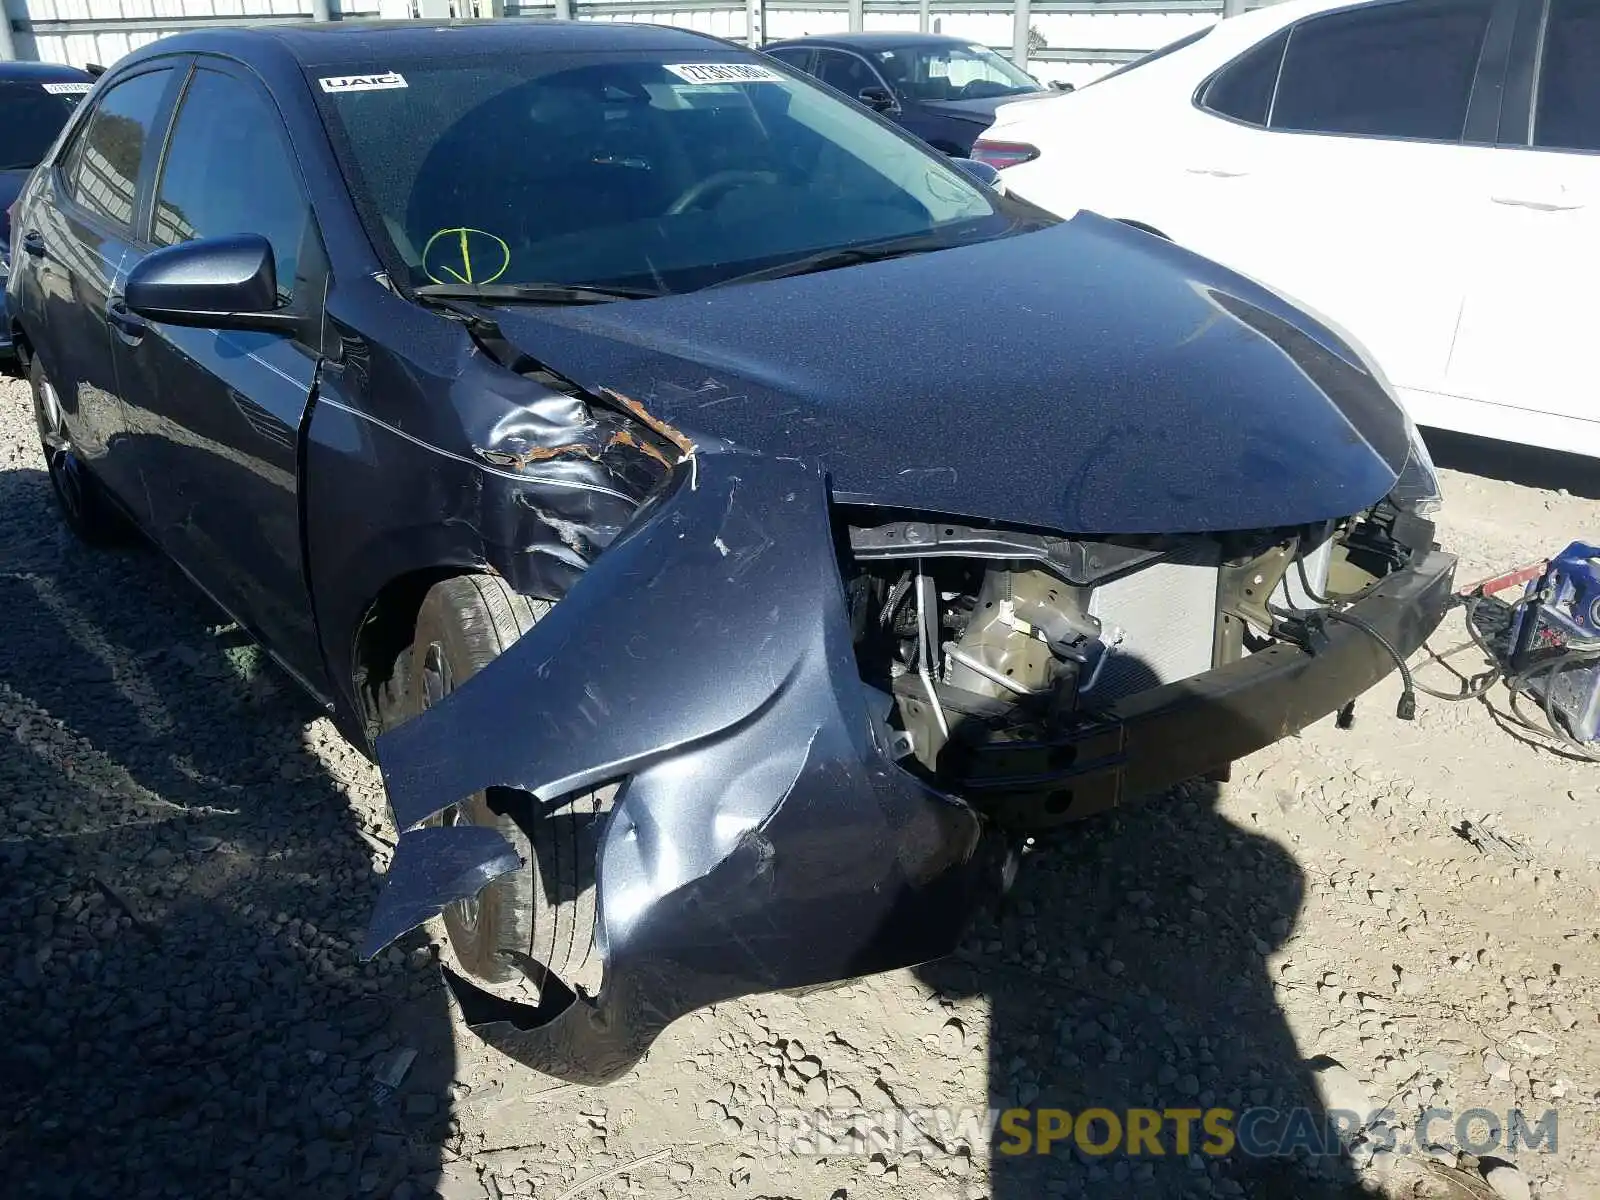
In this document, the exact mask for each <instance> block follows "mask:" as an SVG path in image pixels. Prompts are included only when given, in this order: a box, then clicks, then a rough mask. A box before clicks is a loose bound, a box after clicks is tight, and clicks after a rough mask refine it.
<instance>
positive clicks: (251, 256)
mask: <svg viewBox="0 0 1600 1200" xmlns="http://www.w3.org/2000/svg"><path fill="white" fill-rule="evenodd" d="M124 301H125V303H126V304H127V306H128V308H129V309H130V310H131V311H133V312H135V313H138V314H139V315H140V316H141V317H146V318H148V319H149V320H152V321H159V322H161V323H163V324H166V325H188V326H192V327H195V328H201V329H264V330H272V331H274V332H280V333H289V332H293V331H294V330H296V329H298V328H299V325H300V318H299V317H296V316H294V315H292V314H290V313H288V312H285V311H283V310H282V309H280V308H279V307H278V273H277V267H276V265H275V264H274V262H273V259H272V244H271V243H270V242H268V241H267V239H266V238H264V237H262V236H261V235H260V234H257V233H238V234H230V235H229V236H227V237H214V238H198V239H196V240H195V241H192V242H180V243H178V244H177V245H176V246H167V247H165V248H164V249H161V250H156V251H154V252H153V253H151V254H149V255H148V256H146V257H145V259H144V260H143V261H142V262H140V263H139V265H138V266H136V267H134V268H133V270H132V271H130V272H128V283H127V287H126V288H125V289H124Z"/></svg>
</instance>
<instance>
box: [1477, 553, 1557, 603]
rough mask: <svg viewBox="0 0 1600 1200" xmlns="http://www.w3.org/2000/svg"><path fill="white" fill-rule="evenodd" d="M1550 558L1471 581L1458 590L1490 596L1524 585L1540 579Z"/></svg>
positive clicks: (1548, 564)
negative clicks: (1477, 580)
mask: <svg viewBox="0 0 1600 1200" xmlns="http://www.w3.org/2000/svg"><path fill="white" fill-rule="evenodd" d="M1549 566H1550V560H1549V559H1547V558H1541V559H1540V560H1539V561H1538V562H1535V563H1529V564H1528V565H1527V566H1525V567H1518V568H1516V569H1515V570H1513V571H1507V572H1505V573H1504V574H1501V575H1494V576H1491V577H1490V578H1488V579H1483V580H1480V581H1479V582H1477V583H1470V584H1468V585H1467V586H1465V587H1463V588H1460V589H1458V590H1457V592H1456V595H1458V596H1490V595H1493V594H1494V593H1495V592H1503V591H1505V590H1506V589H1507V588H1512V587H1522V586H1525V585H1526V584H1527V583H1528V582H1529V581H1531V580H1534V579H1538V578H1539V577H1540V576H1541V575H1543V574H1544V573H1545V571H1546V570H1547V569H1549Z"/></svg>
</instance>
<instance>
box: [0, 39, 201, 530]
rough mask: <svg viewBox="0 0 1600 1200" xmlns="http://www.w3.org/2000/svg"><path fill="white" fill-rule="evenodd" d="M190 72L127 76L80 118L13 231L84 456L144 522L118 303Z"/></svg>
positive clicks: (44, 344)
mask: <svg viewBox="0 0 1600 1200" xmlns="http://www.w3.org/2000/svg"><path fill="white" fill-rule="evenodd" d="M178 76H179V72H178V71H177V70H176V69H175V63H174V62H173V61H165V62H163V61H161V60H157V62H156V64H155V65H153V66H151V67H150V69H148V70H145V69H141V70H139V71H138V72H136V73H134V74H130V75H126V76H123V77H121V78H118V79H115V80H113V81H111V82H110V83H109V86H107V88H106V89H105V90H104V91H103V92H101V93H100V94H99V95H98V97H97V98H96V99H95V100H94V101H93V108H92V109H91V110H90V111H88V112H86V113H85V114H83V116H82V117H81V118H80V119H79V121H78V123H77V125H76V127H75V130H74V133H73V136H72V137H71V139H70V140H69V141H68V142H67V143H66V145H65V147H64V148H63V150H62V151H61V154H60V156H59V157H58V159H57V162H56V164H55V166H54V167H53V168H52V169H51V170H50V172H49V178H48V181H47V183H46V186H45V191H44V193H43V194H42V195H41V196H40V197H39V198H38V200H36V201H35V202H34V203H32V204H30V205H29V207H28V210H27V213H26V216H25V221H24V227H23V228H21V229H18V230H14V231H13V236H14V237H15V239H16V241H17V246H18V250H19V252H20V253H23V254H26V255H27V256H28V257H29V258H30V260H31V269H32V276H31V278H30V285H32V286H31V287H30V290H31V291H33V292H35V293H36V294H34V295H31V296H30V298H29V308H30V310H31V311H32V312H33V313H35V314H37V317H38V318H39V319H37V320H34V321H31V322H30V323H29V335H30V337H32V338H33V339H34V348H35V350H36V352H37V353H38V354H39V356H40V360H41V362H42V363H43V365H44V369H45V373H46V376H47V377H48V379H49V381H50V383H51V385H52V388H53V390H54V392H55V394H56V397H57V399H58V401H59V403H60V404H61V406H62V410H63V415H64V416H65V419H66V422H67V428H68V431H69V433H70V434H71V437H72V441H73V445H74V448H75V450H76V451H77V453H78V455H79V456H80V457H81V458H82V459H83V460H84V461H85V462H86V463H88V464H89V465H90V467H91V469H92V470H93V471H94V472H95V475H96V476H97V477H98V478H99V479H100V480H101V482H102V483H104V484H105V485H106V486H107V487H108V488H110V489H111V491H112V492H114V493H115V494H116V496H117V497H118V499H119V500H121V501H122V502H123V504H124V505H126V506H127V508H128V509H129V510H130V511H131V512H132V513H133V515H134V516H135V517H136V518H138V519H139V520H141V521H143V520H144V517H145V515H146V514H145V509H146V504H145V501H144V496H143V491H142V488H141V487H140V486H139V482H138V476H137V473H136V470H135V468H134V464H133V449H134V448H133V446H132V445H131V444H130V443H129V442H128V441H127V440H126V438H125V427H124V413H123V408H122V405H121V402H120V399H119V397H118V394H117V392H118V385H117V381H116V366H115V362H114V359H113V353H112V339H111V334H110V330H109V329H108V328H107V324H106V313H107V304H108V301H109V298H110V296H111V292H112V288H113V286H114V284H115V281H116V278H117V273H118V271H119V270H120V269H121V267H122V265H123V260H124V259H125V258H126V257H127V255H128V252H129V248H130V246H131V245H132V240H133V228H134V223H135V220H136V217H137V214H138V212H139V210H140V206H141V204H142V201H143V196H144V193H145V191H146V190H147V189H148V183H149V177H150V174H151V171H152V167H153V162H154V158H155V154H156V151H157V150H158V148H159V145H160V140H161V134H160V131H161V130H162V129H163V128H164V127H165V120H166V114H167V112H168V111H170V103H171V96H172V92H173V91H174V89H175V86H176V81H177V79H178Z"/></svg>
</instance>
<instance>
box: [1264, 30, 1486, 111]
mask: <svg viewBox="0 0 1600 1200" xmlns="http://www.w3.org/2000/svg"><path fill="white" fill-rule="evenodd" d="M1490 11H1491V4H1490V0H1442V2H1437V0H1426V2H1421V3H1402V4H1385V5H1380V6H1377V7H1365V8H1358V9H1352V10H1349V11H1346V12H1339V13H1333V14H1330V15H1329V16H1325V17H1314V18H1311V19H1310V20H1307V21H1304V22H1302V23H1301V24H1299V25H1296V26H1295V27H1294V29H1293V31H1292V32H1291V33H1290V35H1289V45H1288V48H1287V50H1286V51H1285V52H1284V57H1283V68H1282V71H1281V73H1280V75H1279V78H1278V89H1277V95H1276V97H1275V99H1274V101H1273V105H1272V120H1271V127H1272V128H1273V129H1287V130H1296V131H1301V132H1308V133H1348V134H1364V135H1366V136H1368V137H1386V138H1422V139H1427V140H1431V141H1450V142H1453V141H1459V140H1460V139H1461V136H1462V133H1463V132H1464V130H1465V128H1466V123H1467V106H1468V103H1469V101H1470V100H1471V98H1472V84H1473V80H1474V79H1475V78H1476V76H1477V71H1478V58H1479V54H1480V53H1481V51H1482V48H1483V39H1484V35H1485V33H1486V32H1487V31H1488V28H1489V16H1490Z"/></svg>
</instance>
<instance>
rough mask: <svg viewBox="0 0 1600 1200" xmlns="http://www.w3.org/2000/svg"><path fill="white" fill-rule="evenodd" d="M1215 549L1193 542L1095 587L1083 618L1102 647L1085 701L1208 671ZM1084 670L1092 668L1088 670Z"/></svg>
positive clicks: (1105, 698) (1213, 626) (1214, 605)
mask: <svg viewBox="0 0 1600 1200" xmlns="http://www.w3.org/2000/svg"><path fill="white" fill-rule="evenodd" d="M1219 561H1220V551H1219V549H1218V547H1217V546H1215V545H1211V544H1207V543H1203V542H1200V543H1194V544H1192V545H1190V546H1186V547H1184V548H1183V549H1182V550H1181V551H1179V552H1176V553H1174V554H1171V555H1169V556H1168V557H1167V558H1165V559H1163V560H1162V561H1160V562H1158V563H1155V564H1153V565H1151V566H1148V567H1145V568H1143V569H1141V570H1136V571H1133V572H1131V573H1130V574H1127V575H1124V576H1122V577H1121V578H1120V579H1114V580H1112V581H1111V582H1110V583H1106V584H1101V585H1100V586H1099V587H1097V588H1095V590H1094V594H1093V595H1092V596H1091V597H1090V600H1089V612H1090V613H1091V614H1093V615H1094V616H1096V617H1098V618H1099V619H1100V623H1101V625H1102V627H1103V632H1102V634H1101V639H1102V641H1104V642H1105V644H1106V645H1107V646H1108V647H1109V648H1108V650H1107V651H1106V655H1105V661H1104V665H1102V666H1101V667H1100V669H1099V670H1098V671H1097V672H1093V674H1092V676H1091V677H1092V679H1093V683H1092V686H1089V687H1086V688H1084V689H1083V691H1082V694H1083V698H1084V701H1085V702H1086V703H1089V704H1097V703H1105V702H1106V701H1109V700H1115V699H1117V698H1118V697H1121V696H1127V695H1130V694H1132V693H1134V692H1142V691H1144V690H1145V689H1146V688H1152V687H1156V686H1158V685H1159V684H1163V683H1174V682H1176V681H1177V680H1180V679H1188V678H1189V677H1190V676H1192V675H1199V674H1201V673H1202V672H1204V671H1209V670H1210V669H1211V661H1212V660H1211V654H1212V649H1211V648H1212V640H1213V638H1214V636H1215V631H1216V613H1217V568H1218V564H1219ZM1091 671H1093V669H1092V668H1091Z"/></svg>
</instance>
